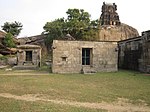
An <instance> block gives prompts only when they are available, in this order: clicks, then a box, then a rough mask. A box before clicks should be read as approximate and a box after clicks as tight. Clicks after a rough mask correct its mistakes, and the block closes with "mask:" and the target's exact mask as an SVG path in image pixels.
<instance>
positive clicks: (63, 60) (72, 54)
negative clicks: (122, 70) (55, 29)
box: [52, 40, 118, 73]
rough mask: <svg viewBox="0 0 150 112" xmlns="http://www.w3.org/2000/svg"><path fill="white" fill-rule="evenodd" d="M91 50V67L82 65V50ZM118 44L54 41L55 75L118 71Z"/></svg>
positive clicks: (53, 68)
mask: <svg viewBox="0 0 150 112" xmlns="http://www.w3.org/2000/svg"><path fill="white" fill-rule="evenodd" d="M83 48H88V49H90V50H91V54H90V59H91V60H90V65H82V49H83ZM117 62H118V51H117V43H116V42H91V41H62V40H54V41H53V64H52V72H53V73H81V72H82V71H84V72H87V73H88V72H89V73H92V72H102V71H106V72H111V71H117V70H118V67H117Z"/></svg>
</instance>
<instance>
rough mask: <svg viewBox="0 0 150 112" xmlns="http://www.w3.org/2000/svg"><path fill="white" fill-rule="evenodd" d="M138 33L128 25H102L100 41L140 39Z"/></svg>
mask: <svg viewBox="0 0 150 112" xmlns="http://www.w3.org/2000/svg"><path fill="white" fill-rule="evenodd" d="M138 36H139V33H138V31H137V30H136V29H135V28H133V27H131V26H129V25H126V24H123V23H121V25H118V26H116V25H102V26H101V27H100V30H99V37H98V40H99V41H120V40H125V39H128V38H133V37H138Z"/></svg>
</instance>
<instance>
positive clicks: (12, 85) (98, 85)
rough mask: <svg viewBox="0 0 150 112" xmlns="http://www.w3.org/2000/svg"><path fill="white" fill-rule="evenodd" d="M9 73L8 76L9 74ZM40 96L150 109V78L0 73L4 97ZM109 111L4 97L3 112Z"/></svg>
mask: <svg viewBox="0 0 150 112" xmlns="http://www.w3.org/2000/svg"><path fill="white" fill-rule="evenodd" d="M5 74H6V75H5ZM1 93H9V94H12V95H16V96H23V95H27V94H38V95H39V97H42V98H45V99H50V100H63V101H72V102H88V103H102V102H107V103H109V104H111V103H112V102H117V101H118V98H122V99H127V101H128V103H130V104H133V105H140V104H141V103H142V104H143V103H144V104H146V105H147V106H148V107H150V76H146V75H144V74H141V73H138V72H132V71H124V70H121V71H119V72H114V73H96V74H49V73H46V72H39V71H28V73H26V71H23V72H19V71H7V72H6V71H2V70H1V71H0V94H1ZM10 111H11V112H35V111H36V112H58V111H61V112H103V111H104V112H105V111H107V109H98V108H88V107H84V106H81V107H80V106H72V105H62V104H61V103H58V104H56V103H53V102H45V101H42V100H41V101H40V100H39V101H36V102H34V101H26V100H19V99H13V98H6V97H0V112H10Z"/></svg>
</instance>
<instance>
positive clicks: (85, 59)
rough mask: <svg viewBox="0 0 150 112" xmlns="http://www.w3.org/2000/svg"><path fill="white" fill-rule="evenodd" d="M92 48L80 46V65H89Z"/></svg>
mask: <svg viewBox="0 0 150 112" xmlns="http://www.w3.org/2000/svg"><path fill="white" fill-rule="evenodd" d="M91 58H92V49H91V48H82V65H91Z"/></svg>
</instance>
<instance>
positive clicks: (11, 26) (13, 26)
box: [1, 21, 23, 36]
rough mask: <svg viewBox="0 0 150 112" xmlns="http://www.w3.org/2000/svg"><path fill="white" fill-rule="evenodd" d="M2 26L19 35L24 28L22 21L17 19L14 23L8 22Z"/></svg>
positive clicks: (7, 30) (5, 29) (6, 30)
mask: <svg viewBox="0 0 150 112" xmlns="http://www.w3.org/2000/svg"><path fill="white" fill-rule="evenodd" d="M1 27H2V30H4V31H5V32H7V33H11V34H12V35H13V36H18V35H19V33H20V32H21V30H22V27H23V25H22V24H21V23H20V22H16V21H15V22H12V23H9V22H6V23H4V25H3V26H1Z"/></svg>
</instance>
